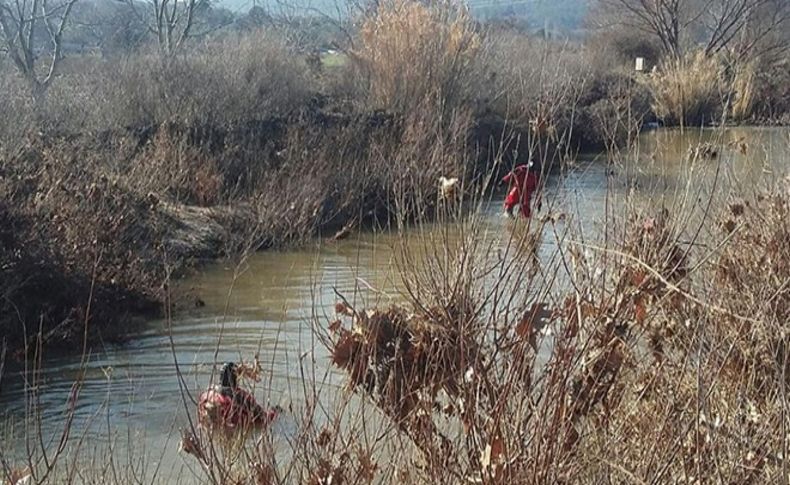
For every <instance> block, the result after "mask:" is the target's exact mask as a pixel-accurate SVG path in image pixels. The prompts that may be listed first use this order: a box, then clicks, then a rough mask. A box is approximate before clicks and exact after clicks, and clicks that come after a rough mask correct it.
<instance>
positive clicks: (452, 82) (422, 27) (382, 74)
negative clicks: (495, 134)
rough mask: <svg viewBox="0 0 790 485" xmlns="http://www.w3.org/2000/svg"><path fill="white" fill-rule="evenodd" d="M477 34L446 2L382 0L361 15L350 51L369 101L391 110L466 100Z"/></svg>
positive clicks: (477, 46) (453, 104)
mask: <svg viewBox="0 0 790 485" xmlns="http://www.w3.org/2000/svg"><path fill="white" fill-rule="evenodd" d="M480 46H481V38H480V35H479V34H478V33H476V32H475V31H474V29H473V23H472V19H471V17H470V16H469V13H468V12H467V11H465V9H463V8H461V7H458V6H455V5H452V4H451V3H449V2H436V3H432V4H423V3H419V2H414V1H410V0H392V1H386V2H383V3H382V4H380V5H379V6H378V8H377V9H376V13H375V14H374V15H372V16H370V17H369V18H367V19H365V21H364V22H363V24H362V26H361V28H360V31H359V46H358V47H357V48H356V49H355V50H354V51H353V52H352V56H351V59H352V60H353V61H354V63H355V64H356V66H357V67H358V69H359V70H360V73H361V75H362V79H364V80H366V81H367V85H368V90H369V92H368V97H369V100H368V102H369V105H370V106H371V107H373V108H374V109H385V110H389V111H394V112H397V113H410V112H412V111H415V110H417V109H418V108H422V109H425V107H426V106H436V107H438V108H439V109H443V110H445V112H447V113H450V112H452V110H453V109H455V108H456V107H458V106H461V105H463V104H464V103H468V102H469V100H470V98H471V96H472V93H471V91H470V85H471V83H472V82H473V76H474V69H473V67H474V63H475V58H476V56H477V54H478V51H479V50H480Z"/></svg>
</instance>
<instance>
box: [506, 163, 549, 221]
mask: <svg viewBox="0 0 790 485" xmlns="http://www.w3.org/2000/svg"><path fill="white" fill-rule="evenodd" d="M530 165H531V164H530ZM539 182H540V177H539V176H538V174H537V173H536V172H535V171H533V170H530V169H529V165H519V166H517V167H516V168H514V169H513V170H512V171H511V172H510V173H508V174H507V175H505V177H504V178H503V179H502V183H503V184H508V186H509V187H510V192H508V194H507V197H505V213H506V214H507V215H508V216H511V217H512V216H513V207H515V206H516V204H518V205H519V209H520V211H521V215H522V216H524V217H529V216H530V215H531V214H532V210H531V207H530V199H531V198H532V195H533V194H534V193H535V192H536V191H537V189H538V184H539ZM538 210H540V202H538Z"/></svg>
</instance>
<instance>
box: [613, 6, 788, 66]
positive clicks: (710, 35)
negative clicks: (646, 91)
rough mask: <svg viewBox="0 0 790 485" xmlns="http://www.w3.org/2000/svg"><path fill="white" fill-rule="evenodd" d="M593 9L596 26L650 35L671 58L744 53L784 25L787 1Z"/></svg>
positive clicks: (785, 22) (750, 51) (750, 50)
mask: <svg viewBox="0 0 790 485" xmlns="http://www.w3.org/2000/svg"><path fill="white" fill-rule="evenodd" d="M599 6H600V7H601V8H600V11H599V13H600V14H601V15H599V18H598V20H599V25H601V26H611V25H618V24H619V25H620V26H623V27H626V28H631V29H634V30H637V31H640V32H643V33H646V34H649V35H652V36H654V37H655V38H656V39H658V41H659V42H660V44H661V47H662V50H663V51H664V53H665V54H666V55H669V56H672V57H680V56H681V55H682V54H683V53H684V52H685V49H686V48H687V47H689V46H702V48H703V49H704V52H705V53H706V54H713V53H716V52H719V51H721V50H723V49H725V48H730V47H736V49H735V50H737V51H738V52H739V53H740V54H742V55H749V54H751V53H752V52H753V49H754V48H755V47H756V46H757V45H758V44H759V43H760V42H762V41H764V40H765V39H767V38H768V37H769V36H770V35H771V34H772V33H773V32H775V31H777V30H779V29H781V28H783V27H784V26H786V25H788V24H789V23H790V1H788V0H599ZM735 44H737V46H736V45H735Z"/></svg>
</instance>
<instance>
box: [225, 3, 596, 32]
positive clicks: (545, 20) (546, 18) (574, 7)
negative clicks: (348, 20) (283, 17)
mask: <svg viewBox="0 0 790 485" xmlns="http://www.w3.org/2000/svg"><path fill="white" fill-rule="evenodd" d="M592 1H593V0H467V3H468V5H469V7H470V8H471V10H472V12H473V13H474V14H475V16H477V17H478V18H480V19H481V20H495V19H511V20H516V21H519V22H520V23H526V24H527V25H528V26H529V28H530V29H533V30H539V29H543V28H544V27H547V28H548V29H549V30H550V31H556V32H563V33H567V32H573V31H576V30H578V29H580V28H581V26H582V22H583V21H584V17H585V16H586V15H587V10H588V8H589V5H590V3H591V2H592ZM255 2H256V0H220V1H219V2H218V3H217V4H218V5H221V6H223V7H226V8H228V9H230V10H232V11H234V12H241V13H244V12H247V11H248V10H249V9H250V8H251V7H252V6H253V5H255ZM257 4H258V5H260V6H262V7H264V8H265V7H266V6H267V5H268V6H270V7H271V8H272V9H274V10H276V9H278V8H280V6H281V5H282V4H287V5H293V6H295V7H296V10H299V9H300V8H305V7H309V8H307V9H314V10H316V11H320V12H324V13H327V14H329V15H333V16H334V15H336V6H337V3H336V2H335V1H334V0H279V1H278V0H257ZM341 5H343V3H342V2H341Z"/></svg>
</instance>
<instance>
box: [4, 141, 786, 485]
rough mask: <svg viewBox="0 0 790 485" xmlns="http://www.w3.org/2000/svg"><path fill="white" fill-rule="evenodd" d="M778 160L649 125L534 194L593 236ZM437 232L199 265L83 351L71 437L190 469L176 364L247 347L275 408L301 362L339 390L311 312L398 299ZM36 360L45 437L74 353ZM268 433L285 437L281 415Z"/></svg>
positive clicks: (293, 394)
mask: <svg viewBox="0 0 790 485" xmlns="http://www.w3.org/2000/svg"><path fill="white" fill-rule="evenodd" d="M708 140H711V141H713V142H715V144H716V145H717V146H718V147H719V151H720V153H719V154H718V157H717V158H716V160H711V161H709V162H708V163H707V164H705V163H703V162H700V163H698V164H697V165H695V166H690V165H689V164H688V163H687V162H685V161H684V155H685V154H686V153H687V151H688V150H689V147H690V146H696V144H697V143H699V142H700V141H708ZM789 170H790V129H787V128H731V129H726V130H724V131H714V130H689V131H686V132H685V133H681V132H680V131H678V130H657V131H652V132H646V133H644V134H642V135H641V137H640V143H639V150H638V152H637V153H631V154H629V155H628V156H625V157H623V160H621V161H611V160H608V159H607V157H606V156H605V155H583V156H579V157H578V159H577V160H576V162H575V163H574V164H572V165H571V166H569V167H568V168H567V169H564V170H563V173H562V174H559V175H556V176H552V177H551V178H550V179H549V182H548V184H547V191H546V198H547V200H550V201H551V202H550V204H547V205H550V206H552V210H553V211H554V212H559V211H562V212H564V213H566V214H568V215H569V217H568V222H564V223H562V222H561V223H560V224H567V223H571V222H570V221H573V222H572V223H578V224H581V226H582V229H583V231H584V232H585V234H587V235H594V234H596V230H597V229H596V228H597V227H599V225H600V224H601V223H602V221H603V219H604V214H605V212H606V210H607V207H609V208H610V210H616V208H617V207H618V204H621V201H622V199H623V198H624V197H625V196H626V195H627V194H629V193H630V194H632V195H633V194H634V193H636V194H638V197H640V198H641V199H642V200H643V201H645V202H653V203H658V202H662V203H665V204H669V205H671V204H672V203H673V202H674V201H677V200H680V199H682V200H685V201H688V200H690V199H692V198H693V197H689V196H688V194H689V190H690V188H691V190H692V191H695V190H696V188H697V187H698V186H705V185H707V186H709V187H715V189H716V193H717V194H718V195H719V196H723V197H727V196H729V191H730V190H732V187H741V188H742V187H749V188H751V187H754V186H755V185H759V186H761V185H763V184H770V183H772V182H775V181H777V180H779V179H781V178H782V177H784V176H785V175H786V174H787V173H788V171H789ZM723 180H726V181H727V182H726V183H722V182H721V181H723ZM689 181H691V182H689ZM714 182H716V183H715V185H714ZM695 193H696V192H695ZM503 197H504V194H502V193H501V192H497V194H496V195H495V196H494V197H493V198H491V200H487V201H484V202H483V203H481V204H480V209H479V210H480V212H479V220H480V223H479V224H478V225H476V226H475V231H476V232H475V235H474V237H475V238H476V239H477V240H478V242H479V246H480V247H482V248H487V249H490V248H497V247H503V246H504V245H506V244H507V241H508V238H509V236H508V231H507V230H505V228H506V227H507V225H508V224H512V223H510V222H508V221H507V220H505V219H503V218H502V217H501V206H502V199H503ZM612 208H614V209H612ZM545 211H547V209H544V212H545ZM440 229H441V230H442V231H444V236H443V237H449V238H450V239H451V240H452V239H453V238H457V237H460V236H459V234H460V231H462V228H459V227H458V226H456V225H451V226H450V227H449V228H448V227H444V228H442V227H437V226H436V225H432V226H431V227H422V228H414V229H409V230H407V231H406V237H405V239H404V237H403V236H398V235H397V234H395V233H393V232H388V231H375V232H360V233H355V234H353V235H351V236H350V237H348V238H347V239H344V240H342V241H337V242H331V243H330V242H324V243H318V242H316V243H315V244H311V245H308V246H306V247H303V248H300V249H295V250H289V251H269V252H261V253H257V254H253V255H251V256H249V257H248V258H247V259H246V260H245V261H243V262H242V263H239V264H235V263H234V264H231V263H229V262H226V261H222V262H216V263H212V264H209V265H207V266H204V267H202V268H201V269H200V271H198V272H196V273H195V274H193V275H191V276H190V277H188V278H187V279H185V280H182V281H179V282H178V283H177V285H178V287H179V289H180V290H181V291H180V292H181V293H183V292H187V293H189V294H190V295H192V296H191V297H190V298H194V301H198V300H199V301H200V304H197V305H195V304H193V305H190V306H191V308H189V309H188V310H185V311H181V312H179V313H178V314H176V315H175V316H174V318H173V319H172V321H166V320H165V321H163V320H157V321H151V322H147V323H146V325H144V326H143V327H142V328H139V329H138V328H135V330H134V332H133V333H131V334H130V335H129V336H128V337H129V338H128V341H127V342H126V343H124V344H123V345H109V344H108V345H106V346H103V347H94V348H93V349H92V353H91V355H90V359H89V360H88V362H87V364H86V374H85V378H84V384H83V386H82V389H81V392H80V394H79V398H78V400H77V408H76V419H75V423H74V426H73V430H74V432H73V433H72V438H71V439H72V440H77V439H79V438H80V437H81V436H84V437H86V438H87V439H85V443H87V445H83V450H90V449H92V447H94V446H95V447H99V448H101V447H106V446H107V445H108V444H110V443H115V446H117V447H118V449H119V450H122V451H120V453H121V454H122V455H123V456H126V457H133V458H134V459H143V460H145V463H146V468H147V469H149V470H150V469H154V468H155V467H154V466H153V465H155V464H157V463H158V464H160V465H162V467H161V468H160V469H159V470H158V473H159V477H160V478H162V479H164V480H165V482H174V481H176V480H175V479H176V478H177V477H182V478H183V477H191V476H192V475H191V474H190V473H189V472H188V471H187V470H186V468H185V467H187V466H188V465H190V463H188V462H189V461H190V457H182V456H180V455H179V454H178V453H177V451H176V443H177V441H178V438H179V436H180V432H179V429H180V428H181V427H184V426H185V425H186V423H187V413H194V406H193V405H192V403H190V402H189V401H187V404H186V405H185V404H184V400H183V399H182V393H181V391H180V385H179V379H178V378H177V376H176V366H175V362H178V364H179V365H180V367H181V371H182V375H183V378H184V381H183V383H184V385H185V386H186V387H187V389H188V390H189V391H190V393H192V395H193V396H194V395H196V394H197V393H198V392H200V390H201V389H204V388H205V387H206V385H207V384H208V382H209V379H210V376H211V372H212V369H214V368H215V363H217V362H222V361H224V360H248V359H251V358H252V357H253V356H255V355H259V357H260V360H261V363H262V365H263V368H264V369H265V372H264V374H263V376H264V378H263V380H262V381H261V382H260V383H259V384H258V386H257V388H256V390H255V394H256V396H257V397H258V398H259V400H261V401H266V400H268V401H270V402H272V403H278V404H280V405H282V406H283V407H285V408H288V407H289V405H290V404H292V403H294V402H295V401H299V399H301V398H300V396H302V383H303V381H304V380H303V375H302V372H303V370H305V368H306V370H307V371H315V372H316V374H317V379H318V380H319V381H322V380H323V381H325V383H324V384H323V386H324V389H323V392H324V393H326V394H327V395H328V396H329V397H330V398H331V396H332V395H338V394H341V393H342V388H341V384H342V379H341V376H340V375H339V374H338V373H336V372H332V371H331V370H330V371H329V373H328V374H327V376H328V377H326V379H324V374H325V373H326V372H327V369H328V368H329V365H328V364H329V360H328V356H327V353H326V351H325V350H324V348H323V347H322V346H321V345H320V343H318V342H317V341H316V340H315V338H314V335H313V332H312V325H313V323H312V322H315V321H318V322H324V323H326V322H328V321H329V320H330V319H331V318H333V317H332V315H333V313H334V309H333V307H334V303H335V301H336V300H337V296H336V293H335V292H339V293H341V294H343V295H344V296H346V297H348V298H349V299H354V300H355V303H357V304H360V305H361V306H363V307H370V306H374V305H386V304H389V303H391V302H393V301H402V300H403V299H404V296H403V294H402V291H401V290H402V285H401V281H400V276H399V275H400V274H401V271H402V270H403V269H404V268H403V267H402V265H401V264H399V261H400V262H402V258H399V251H400V249H399V248H401V247H402V246H401V245H402V244H403V243H404V241H406V243H405V244H407V246H411V249H412V250H414V251H419V249H418V246H419V245H421V244H422V245H425V244H426V243H427V241H428V239H429V238H430V237H431V236H430V235H431V234H432V233H433V232H434V231H437V230H440ZM448 231H449V232H448ZM546 231H549V229H548V228H547V229H546ZM448 234H449V235H448ZM555 248H556V242H555V240H554V238H553V236H552V235H550V234H544V237H543V239H542V243H541V246H540V248H539V256H540V257H541V258H542V259H546V258H549V257H550V255H551V254H552V253H553V252H554V249H555ZM189 301H190V302H191V301H193V300H189ZM312 363H314V366H313V365H312ZM43 367H44V370H43V372H42V376H41V386H40V389H39V392H38V393H37V399H38V402H37V404H36V406H33V407H34V408H35V411H37V412H38V413H40V418H41V420H40V421H41V429H42V434H43V436H44V437H45V439H46V438H49V437H53V436H54V437H57V438H59V433H60V431H61V430H62V428H63V425H64V416H65V412H66V408H67V402H68V400H69V396H70V395H71V392H72V384H73V382H74V379H75V378H76V377H77V376H78V375H79V372H80V370H81V368H82V365H81V360H80V358H79V356H74V355H60V356H52V357H51V358H48V359H47V360H46V361H45V363H44V366H43ZM22 374H23V371H22V370H21V369H13V368H12V369H11V371H9V372H8V373H7V375H6V376H4V387H3V389H2V394H0V413H2V417H3V421H4V422H5V425H4V426H3V430H4V431H3V432H4V435H2V441H1V442H0V443H1V445H0V448H1V449H2V451H3V454H5V455H6V457H8V456H10V457H11V459H12V461H13V460H14V459H17V460H18V459H19V458H20V457H21V456H22V455H23V454H24V450H25V445H24V443H25V439H24V433H25V429H24V426H23V423H24V421H25V416H26V415H29V413H31V412H33V407H30V406H27V405H26V399H25V395H26V387H25V386H24V383H23V380H22V378H21V376H22ZM273 432H274V433H275V435H276V434H277V433H288V424H287V420H286V422H285V424H282V425H280V426H277V427H275V428H274V431H273ZM57 438H56V440H57Z"/></svg>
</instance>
